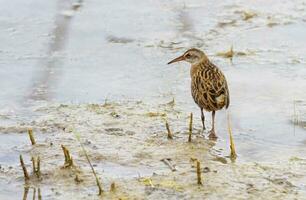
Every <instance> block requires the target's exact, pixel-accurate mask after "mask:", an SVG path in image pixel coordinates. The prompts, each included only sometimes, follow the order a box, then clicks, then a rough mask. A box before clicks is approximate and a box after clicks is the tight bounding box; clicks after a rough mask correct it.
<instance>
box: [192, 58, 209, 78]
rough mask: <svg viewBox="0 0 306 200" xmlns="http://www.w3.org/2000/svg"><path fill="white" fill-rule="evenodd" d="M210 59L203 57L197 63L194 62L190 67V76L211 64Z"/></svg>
mask: <svg viewBox="0 0 306 200" xmlns="http://www.w3.org/2000/svg"><path fill="white" fill-rule="evenodd" d="M209 62H210V61H209V60H208V59H203V60H201V61H199V62H197V63H194V64H192V65H191V68H190V76H191V77H193V75H194V74H196V73H197V72H198V71H199V70H202V69H203V68H205V66H209Z"/></svg>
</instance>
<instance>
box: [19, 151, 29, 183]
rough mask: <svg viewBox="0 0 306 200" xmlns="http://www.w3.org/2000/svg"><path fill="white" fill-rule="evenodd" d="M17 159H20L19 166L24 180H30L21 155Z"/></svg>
mask: <svg viewBox="0 0 306 200" xmlns="http://www.w3.org/2000/svg"><path fill="white" fill-rule="evenodd" d="M19 159H20V164H21V167H22V170H23V175H24V180H25V181H28V180H29V179H30V177H29V174H28V171H27V168H26V166H25V164H24V162H23V158H22V155H20V156H19Z"/></svg>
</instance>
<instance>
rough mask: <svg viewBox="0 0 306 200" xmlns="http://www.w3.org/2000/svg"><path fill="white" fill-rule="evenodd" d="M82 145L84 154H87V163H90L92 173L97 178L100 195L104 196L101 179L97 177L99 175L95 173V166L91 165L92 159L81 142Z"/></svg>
mask: <svg viewBox="0 0 306 200" xmlns="http://www.w3.org/2000/svg"><path fill="white" fill-rule="evenodd" d="M80 145H81V148H82V150H83V152H84V154H85V157H86V159H87V162H88V164H89V165H90V168H91V171H92V173H93V174H94V176H95V178H96V183H97V186H98V188H99V195H102V193H103V189H102V186H101V183H100V180H99V178H98V176H97V173H96V171H95V169H94V167H93V165H92V164H91V161H90V159H89V156H88V154H87V152H86V150H85V148H84V146H83V144H82V143H81V142H80Z"/></svg>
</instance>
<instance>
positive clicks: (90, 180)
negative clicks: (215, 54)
mask: <svg viewBox="0 0 306 200" xmlns="http://www.w3.org/2000/svg"><path fill="white" fill-rule="evenodd" d="M148 108H150V109H148ZM148 110H154V112H156V113H166V118H167V121H168V122H169V124H170V129H171V134H172V138H173V139H172V140H168V139H167V130H166V127H165V116H163V115H154V116H150V115H148V114H147V113H148ZM35 112H37V114H39V117H37V118H36V119H35V120H34V121H32V122H23V124H24V126H29V127H32V128H33V135H35V140H36V144H34V145H31V142H30V140H29V139H28V140H27V141H24V143H22V144H21V145H20V147H19V148H18V151H19V153H21V154H22V155H23V156H24V159H23V160H24V163H25V167H27V168H28V173H29V177H30V178H29V180H28V181H27V186H28V187H30V188H41V189H42V191H41V195H42V197H43V198H44V197H46V198H48V197H49V198H56V199H66V198H73V199H82V198H89V197H90V198H92V199H99V197H98V195H97V194H98V188H97V187H96V180H95V177H94V176H93V174H92V171H91V167H90V166H89V164H88V162H87V160H86V157H87V156H88V159H90V162H91V163H92V166H93V168H94V170H95V172H96V174H97V177H98V179H99V180H100V183H101V187H102V188H103V192H102V197H105V198H108V199H118V198H121V199H143V198H145V199H177V198H180V199H199V198H204V197H205V198H209V199H220V198H225V197H226V198H228V199H229V198H234V199H246V198H247V199H258V198H265V199H267V197H269V198H268V199H278V198H299V197H301V193H300V188H301V187H302V184H300V183H301V182H300V180H302V179H304V178H305V175H304V174H305V172H306V167H305V166H306V161H305V160H303V159H291V160H290V161H287V162H283V163H281V164H278V163H275V164H273V163H272V164H260V163H240V162H239V160H238V161H236V162H235V163H232V162H231V160H230V159H229V158H225V157H220V156H217V155H215V154H214V153H213V152H214V151H211V150H212V149H213V147H214V145H215V142H212V141H209V140H206V139H204V138H203V137H202V136H200V135H198V134H196V132H197V130H196V128H193V132H194V134H193V135H192V137H193V138H192V140H190V142H188V138H189V135H190V134H189V133H190V129H191V127H188V124H192V123H190V117H189V116H190V113H183V112H181V111H180V110H179V109H177V108H176V107H175V105H171V106H169V105H168V104H161V105H158V106H156V107H154V108H152V107H151V106H150V105H146V104H144V103H140V102H122V103H108V104H101V105H99V104H79V105H77V104H50V105H48V106H43V107H39V108H36V110H35ZM113 112H115V113H117V115H116V116H115V115H113V114H111V113H113ZM186 119H187V120H186ZM16 126H20V125H18V124H17V125H16ZM1 128H2V129H1V130H9V129H6V127H1ZM11 130H14V129H11ZM75 133H77V134H78V137H79V140H80V142H81V143H82V145H83V146H84V148H85V149H86V154H87V156H86V155H85V154H84V151H83V150H82V148H81V146H80V143H79V142H78V139H77V138H76V137H75ZM119 133H120V134H119ZM130 133H133V134H130ZM25 134H27V132H25ZM62 145H64V146H62ZM63 147H64V148H63ZM67 150H69V152H67ZM63 152H64V153H65V156H64V153H63ZM0 153H1V154H3V153H5V152H0ZM228 154H229V150H228ZM238 154H239V152H238ZM30 157H35V158H37V157H39V159H40V178H39V179H37V178H34V177H35V171H34V172H31V170H30V169H31V166H32V164H31V160H30ZM65 158H66V159H65ZM71 158H73V162H72V160H71V161H70V159H71ZM64 163H65V164H64ZM197 166H198V168H197ZM0 177H1V180H3V181H6V182H11V183H12V182H13V183H14V184H15V186H16V185H17V186H19V187H23V185H24V180H23V172H22V169H21V167H20V165H19V163H18V162H17V161H16V163H15V164H12V165H4V166H3V167H2V168H1V170H0ZM199 177H200V179H199ZM199 180H200V182H201V184H198V183H199ZM11 190H12V191H14V188H11ZM76 191H77V192H76ZM22 196H23V194H20V197H22ZM29 196H30V195H29Z"/></svg>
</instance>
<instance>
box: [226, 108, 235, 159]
mask: <svg viewBox="0 0 306 200" xmlns="http://www.w3.org/2000/svg"><path fill="white" fill-rule="evenodd" d="M227 127H228V133H229V136H230V149H231V159H232V160H236V158H237V154H236V149H235V144H234V138H233V134H232V127H231V123H230V117H229V114H228V115H227Z"/></svg>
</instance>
